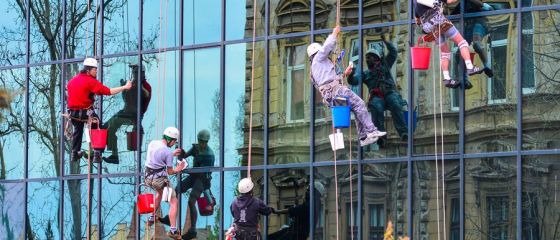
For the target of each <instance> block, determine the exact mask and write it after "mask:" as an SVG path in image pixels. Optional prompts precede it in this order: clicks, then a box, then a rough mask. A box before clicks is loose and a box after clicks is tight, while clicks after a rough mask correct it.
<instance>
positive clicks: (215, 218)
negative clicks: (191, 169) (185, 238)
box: [163, 172, 229, 239]
mask: <svg viewBox="0 0 560 240" xmlns="http://www.w3.org/2000/svg"><path fill="white" fill-rule="evenodd" d="M182 175H183V179H182V181H181V189H182V190H181V191H180V193H182V194H181V209H180V210H179V211H180V213H178V214H177V216H181V219H180V221H181V224H182V225H181V226H180V227H179V228H180V229H182V230H183V233H187V231H191V232H192V231H196V233H197V238H198V239H218V238H219V236H220V216H221V215H220V211H221V210H222V208H223V209H224V211H226V213H229V206H225V207H223V206H222V204H220V203H219V202H217V201H220V195H221V192H220V173H219V172H206V173H189V174H182ZM177 188H179V186H178V185H177ZM183 190H184V191H183ZM180 193H179V192H178V193H177V194H180ZM208 200H211V201H214V202H215V203H216V204H215V205H214V206H213V207H209V205H207V207H206V208H200V206H201V205H200V204H201V203H202V202H203V201H206V202H207V203H208V202H209V201H208ZM166 213H167V212H164V214H163V215H165V214H166ZM192 213H194V214H196V216H195V215H192V216H191V214H192Z"/></svg>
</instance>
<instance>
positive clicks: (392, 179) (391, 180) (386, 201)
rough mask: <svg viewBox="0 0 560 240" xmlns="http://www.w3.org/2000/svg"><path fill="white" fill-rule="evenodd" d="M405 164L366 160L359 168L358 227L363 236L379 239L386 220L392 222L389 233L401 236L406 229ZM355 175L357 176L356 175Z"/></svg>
mask: <svg viewBox="0 0 560 240" xmlns="http://www.w3.org/2000/svg"><path fill="white" fill-rule="evenodd" d="M407 169H408V164H407V163H406V162H400V163H386V164H366V165H363V170H362V176H363V178H362V189H363V191H364V198H363V201H362V205H363V206H367V208H363V207H362V209H364V210H365V211H366V212H364V213H362V219H363V220H362V228H363V230H364V231H363V234H364V235H363V237H364V239H370V240H383V239H384V238H383V234H384V233H385V228H386V227H387V223H388V221H389V220H391V221H392V224H393V230H394V232H393V236H395V239H397V237H396V236H400V237H402V236H405V235H407V233H408V230H407V224H408V220H407V217H406V216H407V212H408V209H407V201H408V200H407V195H406V191H407V189H408V178H407ZM356 178H357V176H356Z"/></svg>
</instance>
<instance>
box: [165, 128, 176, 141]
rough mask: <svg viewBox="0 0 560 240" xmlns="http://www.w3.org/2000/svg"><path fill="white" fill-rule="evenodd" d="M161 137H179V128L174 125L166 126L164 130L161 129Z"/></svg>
mask: <svg viewBox="0 0 560 240" xmlns="http://www.w3.org/2000/svg"><path fill="white" fill-rule="evenodd" d="M163 137H168V138H172V139H179V129H177V128H175V127H167V128H166V129H165V130H163Z"/></svg>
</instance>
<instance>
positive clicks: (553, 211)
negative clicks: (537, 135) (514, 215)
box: [521, 155, 560, 240]
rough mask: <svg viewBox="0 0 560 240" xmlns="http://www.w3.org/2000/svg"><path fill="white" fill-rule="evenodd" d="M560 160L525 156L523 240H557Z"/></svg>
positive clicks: (523, 173)
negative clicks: (559, 170)
mask: <svg viewBox="0 0 560 240" xmlns="http://www.w3.org/2000/svg"><path fill="white" fill-rule="evenodd" d="M559 157H560V156H558V155H545V156H524V157H523V158H522V161H523V170H522V171H523V172H522V176H523V181H522V182H523V185H522V195H521V201H522V205H521V206H522V211H521V214H522V215H521V217H522V218H521V219H522V225H523V230H522V237H521V239H527V240H538V239H558V232H557V231H555V230H554V229H556V224H555V223H556V222H558V216H559V214H560V213H559V211H560V208H558V204H559V202H558V200H559V199H558V183H559V179H558V177H559V176H558V175H559V174H558V169H560V161H559V160H560V158H559Z"/></svg>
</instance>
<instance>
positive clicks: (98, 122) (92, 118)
mask: <svg viewBox="0 0 560 240" xmlns="http://www.w3.org/2000/svg"><path fill="white" fill-rule="evenodd" d="M94 122H97V128H95V129H101V123H100V121H99V118H96V117H90V118H89V121H88V123H89V126H90V129H93V128H91V124H92V123H94Z"/></svg>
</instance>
